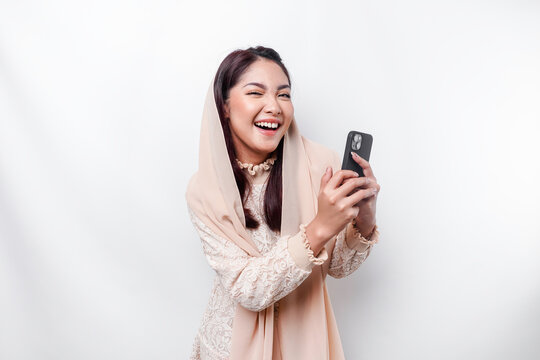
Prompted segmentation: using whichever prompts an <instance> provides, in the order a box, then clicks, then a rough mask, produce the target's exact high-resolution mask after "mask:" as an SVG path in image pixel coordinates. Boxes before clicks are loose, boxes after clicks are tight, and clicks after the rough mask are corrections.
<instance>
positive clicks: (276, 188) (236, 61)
mask: <svg viewBox="0 0 540 360" xmlns="http://www.w3.org/2000/svg"><path fill="white" fill-rule="evenodd" d="M261 58H265V59H268V60H271V61H273V62H275V63H276V64H278V65H279V66H280V67H281V69H282V70H283V72H284V73H285V75H286V76H287V80H289V85H291V79H290V77H289V72H288V71H287V68H285V65H283V62H282V61H281V57H280V56H279V54H278V53H277V52H276V51H275V50H274V49H271V48H267V47H264V46H257V47H250V48H249V49H246V50H240V49H239V50H235V51H233V52H232V53H230V54H229V55H227V57H225V59H223V61H222V62H221V64H220V65H219V68H218V70H217V73H216V76H215V78H214V99H215V100H216V106H217V110H218V113H219V119H220V121H221V126H222V128H223V134H224V135H225V143H226V145H227V152H228V154H229V160H230V161H231V165H232V169H233V172H234V178H235V179H236V185H237V186H238V190H239V192H240V197H241V199H242V205H243V208H244V215H245V218H246V227H247V228H250V229H256V228H257V227H258V226H259V222H258V221H257V220H256V219H255V217H254V216H253V214H252V213H251V211H249V209H247V208H246V206H245V201H246V199H247V197H248V196H249V192H250V188H251V187H250V186H248V183H249V180H248V178H247V177H246V174H245V173H244V171H243V170H242V169H241V168H240V166H238V164H237V162H236V152H235V150H234V144H233V141H232V135H231V128H230V126H229V119H228V118H226V117H225V109H224V105H225V102H226V101H227V99H228V98H229V90H230V89H231V88H232V87H234V86H235V85H236V83H237V82H238V80H239V79H240V76H242V74H243V73H244V72H245V71H246V70H247V68H248V67H249V66H250V65H251V64H253V63H254V62H255V61H257V60H259V59H261ZM276 156H277V159H276V161H275V162H274V165H273V167H272V169H271V170H270V175H269V177H268V180H267V182H268V183H267V185H266V191H265V194H264V215H265V219H266V223H267V224H268V227H270V229H272V230H274V231H277V232H279V231H280V229H281V203H282V194H283V191H282V181H281V164H282V161H283V138H282V139H281V141H280V142H279V145H278V147H277V148H276Z"/></svg>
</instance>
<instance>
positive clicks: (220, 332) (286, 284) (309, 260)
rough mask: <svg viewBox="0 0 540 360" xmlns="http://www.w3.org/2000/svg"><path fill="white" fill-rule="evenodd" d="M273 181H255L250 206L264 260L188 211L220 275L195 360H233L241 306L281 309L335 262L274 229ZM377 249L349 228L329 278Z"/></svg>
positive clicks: (257, 178) (259, 176) (334, 255)
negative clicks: (269, 196) (270, 212)
mask: <svg viewBox="0 0 540 360" xmlns="http://www.w3.org/2000/svg"><path fill="white" fill-rule="evenodd" d="M267 176H268V172H264V173H262V174H259V173H257V175H255V176H253V177H252V181H253V185H252V190H251V193H250V196H249V197H248V199H247V201H246V207H247V208H249V209H250V210H251V211H252V214H253V215H254V216H255V218H256V219H257V221H258V222H259V224H260V225H259V227H258V228H257V229H248V232H249V233H250V235H251V236H252V239H253V241H254V242H255V244H256V245H257V247H258V249H259V251H260V252H261V254H262V255H263V256H261V257H252V256H249V255H248V254H246V253H245V252H244V251H243V250H242V249H240V248H239V247H238V246H237V245H236V244H234V243H233V242H232V241H227V240H226V239H224V238H222V237H219V236H217V235H216V234H215V233H213V232H212V231H211V230H210V229H209V228H208V227H207V226H206V225H205V224H204V223H203V222H202V221H201V220H200V219H199V218H198V217H197V216H196V215H195V214H194V212H193V211H192V210H191V209H189V208H188V210H189V214H190V217H191V221H192V222H193V225H194V226H195V228H196V230H197V232H198V234H199V236H200V239H201V242H202V247H203V251H204V254H205V256H206V258H207V260H208V263H209V264H210V266H211V267H212V268H213V269H214V270H215V272H216V277H215V279H214V285H213V288H212V291H211V295H210V300H209V302H208V305H207V308H206V311H205V313H204V315H203V317H202V321H201V325H200V327H199V330H198V331H197V334H196V336H195V341H194V343H193V350H192V354H191V357H190V359H191V360H199V359H201V360H226V359H228V357H229V354H230V345H231V335H232V328H233V319H234V314H235V308H236V306H237V305H241V306H243V307H245V308H246V309H249V310H252V311H261V310H264V309H265V308H267V307H268V306H270V305H272V304H273V303H275V302H277V305H279V300H280V299H281V298H283V297H285V296H286V295H287V294H289V293H290V292H292V291H293V290H294V289H296V288H297V287H298V286H299V285H300V284H301V283H302V282H303V281H304V280H305V279H306V278H307V277H308V276H309V274H310V273H311V269H312V268H313V266H315V265H321V264H322V263H324V262H325V261H327V260H328V258H329V256H328V253H327V252H326V251H325V250H323V251H321V252H320V253H319V254H318V257H314V256H313V253H312V252H310V251H309V250H308V249H306V247H305V245H304V244H305V243H304V239H303V237H302V234H301V232H300V231H299V232H298V233H297V234H296V235H294V236H280V235H279V233H277V232H274V231H273V230H271V229H270V228H269V227H268V225H267V224H266V223H265V221H264V210H263V202H264V190H265V188H266V184H265V183H263V182H264V180H265V179H266V177H267ZM371 247H372V245H366V244H364V243H363V242H361V241H360V237H359V236H358V234H357V232H356V231H355V230H354V227H353V226H352V223H349V224H348V225H347V226H346V227H345V228H344V229H343V230H342V231H341V232H340V233H339V234H338V235H337V236H336V237H335V246H334V249H333V251H332V254H330V260H329V261H330V266H329V270H328V274H329V275H330V276H332V277H334V278H343V277H345V276H347V275H349V274H351V273H352V272H354V271H355V270H356V269H357V268H358V267H359V266H360V265H361V264H362V263H363V262H364V260H365V259H366V258H367V257H368V255H369V253H370V251H371ZM276 308H277V309H279V307H276ZM276 316H279V311H277V312H276ZM276 329H277V327H276ZM274 336H279V334H277V333H275V334H274Z"/></svg>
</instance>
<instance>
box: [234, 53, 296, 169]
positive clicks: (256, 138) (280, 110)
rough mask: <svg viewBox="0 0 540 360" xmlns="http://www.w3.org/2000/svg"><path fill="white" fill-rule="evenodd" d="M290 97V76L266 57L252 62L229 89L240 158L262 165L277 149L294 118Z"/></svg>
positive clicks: (243, 160)
mask: <svg viewBox="0 0 540 360" xmlns="http://www.w3.org/2000/svg"><path fill="white" fill-rule="evenodd" d="M290 96H291V89H290V86H289V81H288V80H287V75H285V73H284V72H283V70H281V68H280V67H279V65H278V64H276V63H275V62H273V61H271V60H266V59H259V60H257V61H255V62H254V63H253V64H251V65H250V66H249V67H248V69H247V70H246V71H245V72H244V73H243V74H242V76H241V77H240V79H239V81H238V83H237V84H236V85H235V86H234V87H232V88H231V89H230V90H229V98H228V99H227V100H226V102H225V116H226V117H228V118H230V122H229V124H230V128H231V133H232V139H233V143H234V148H235V150H236V156H237V157H238V159H239V160H240V161H242V162H248V163H252V164H258V163H261V162H263V161H264V160H265V159H266V158H267V157H268V156H269V155H270V153H271V152H273V151H274V150H276V148H277V146H278V145H279V142H280V140H281V138H282V137H283V136H284V135H285V133H286V132H287V129H288V128H289V126H290V124H291V121H292V118H293V114H294V108H293V104H292V102H291V98H290Z"/></svg>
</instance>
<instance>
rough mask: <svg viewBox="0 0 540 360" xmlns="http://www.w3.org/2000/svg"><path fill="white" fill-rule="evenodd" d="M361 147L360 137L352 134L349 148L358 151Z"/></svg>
mask: <svg viewBox="0 0 540 360" xmlns="http://www.w3.org/2000/svg"><path fill="white" fill-rule="evenodd" d="M361 146H362V135H360V134H354V136H353V141H352V144H351V147H352V149H353V150H359V149H360V147H361Z"/></svg>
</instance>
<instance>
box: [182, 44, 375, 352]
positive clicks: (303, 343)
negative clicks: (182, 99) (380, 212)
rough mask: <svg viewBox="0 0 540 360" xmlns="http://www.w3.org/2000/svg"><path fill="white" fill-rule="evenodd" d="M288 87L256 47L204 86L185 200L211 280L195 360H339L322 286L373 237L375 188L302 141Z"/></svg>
mask: <svg viewBox="0 0 540 360" xmlns="http://www.w3.org/2000/svg"><path fill="white" fill-rule="evenodd" d="M290 91H291V82H290V78H289V74H288V72H287V69H286V68H285V66H284V65H283V63H282V61H281V58H280V56H279V55H278V53H277V52H276V51H274V50H273V49H270V48H265V47H262V46H258V47H256V48H249V49H247V50H236V51H234V52H232V53H231V54H229V55H228V56H227V57H226V58H225V59H224V60H223V62H222V63H221V65H220V67H219V68H218V71H217V73H216V76H215V79H214V82H213V84H212V85H211V86H210V88H209V90H208V93H207V96H206V102H205V108H204V111H203V119H202V127H201V137H200V150H199V169H198V171H197V173H196V174H195V175H194V176H193V177H192V179H191V181H190V183H189V186H188V190H187V193H186V199H187V202H188V209H189V213H190V216H191V220H192V222H193V224H194V226H195V228H196V229H197V231H198V233H199V235H200V239H201V243H202V247H203V250H204V253H205V256H206V258H207V260H208V263H209V264H210V266H211V267H212V268H213V269H214V270H215V271H216V274H217V275H216V280H215V282H214V287H213V290H212V295H211V297H210V301H209V304H208V307H207V310H206V312H205V314H204V316H203V320H202V323H201V326H200V328H199V331H198V332H197V335H196V337H195V342H194V344H193V353H192V355H191V359H233V360H236V359H250V360H251V359H285V360H289V359H299V360H302V359H316V360H317V359H321V360H322V359H332V360H335V359H336V360H340V359H344V354H343V349H342V346H341V342H340V336H339V333H338V327H337V324H336V322H335V318H334V314H333V311H332V306H331V304H330V301H329V297H328V294H327V288H326V283H325V278H326V275H327V274H328V275H330V276H333V277H336V278H342V277H345V276H347V275H349V274H351V273H352V272H353V271H355V270H356V269H357V268H358V267H359V266H360V264H361V263H362V262H364V260H365V259H366V258H367V256H368V255H369V253H370V251H371V248H372V246H373V244H374V243H376V242H377V241H378V236H379V233H378V230H377V226H376V225H375V205H376V198H377V197H376V194H377V192H378V191H379V189H380V186H379V185H378V184H377V181H376V179H375V176H374V174H373V170H372V169H371V167H370V165H369V163H368V162H367V161H365V160H362V159H355V161H356V162H358V164H360V166H362V168H363V170H364V174H365V177H359V176H358V174H356V173H354V172H352V171H349V170H339V166H340V159H339V156H338V155H337V153H336V152H334V151H331V150H329V149H327V148H325V147H324V146H322V145H319V144H316V143H314V142H312V141H310V140H308V139H306V138H304V137H302V136H301V135H300V133H299V131H298V128H297V126H296V123H295V120H294V108H293V104H292V100H291V95H290Z"/></svg>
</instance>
